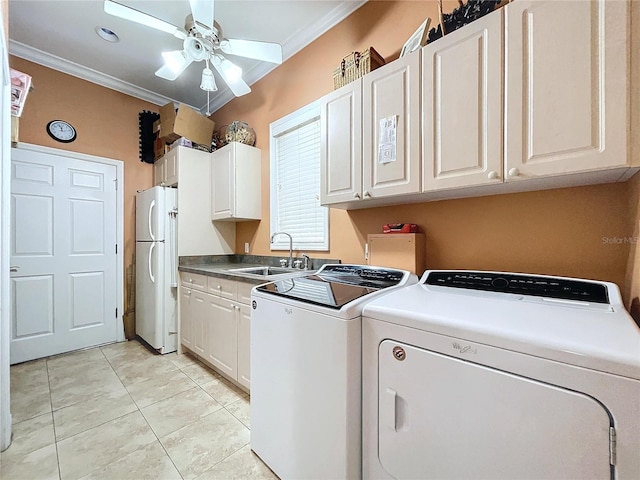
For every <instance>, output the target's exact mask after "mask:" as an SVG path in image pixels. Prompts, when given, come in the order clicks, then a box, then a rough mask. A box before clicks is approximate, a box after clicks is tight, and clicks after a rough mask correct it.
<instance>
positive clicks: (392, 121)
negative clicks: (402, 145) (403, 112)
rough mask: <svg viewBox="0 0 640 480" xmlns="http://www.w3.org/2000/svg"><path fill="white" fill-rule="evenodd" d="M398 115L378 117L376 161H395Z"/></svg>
mask: <svg viewBox="0 0 640 480" xmlns="http://www.w3.org/2000/svg"><path fill="white" fill-rule="evenodd" d="M397 127H398V116H397V115H391V116H390V117H386V118H381V119H380V134H379V137H378V139H379V140H378V162H379V163H390V162H395V161H396V129H397Z"/></svg>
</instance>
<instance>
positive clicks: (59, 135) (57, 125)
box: [47, 120, 78, 143]
mask: <svg viewBox="0 0 640 480" xmlns="http://www.w3.org/2000/svg"><path fill="white" fill-rule="evenodd" d="M47 133H48V134H49V136H50V137H51V138H53V139H54V140H57V141H58V142H62V143H71V142H73V141H74V140H75V139H76V137H77V136H78V135H77V133H76V129H75V128H73V125H71V124H70V123H69V122H65V121H64V120H51V121H50V122H49V123H47Z"/></svg>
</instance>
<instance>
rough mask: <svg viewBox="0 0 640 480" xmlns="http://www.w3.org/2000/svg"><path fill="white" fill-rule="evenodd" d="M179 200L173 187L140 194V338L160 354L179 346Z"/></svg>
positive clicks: (137, 231)
mask: <svg viewBox="0 0 640 480" xmlns="http://www.w3.org/2000/svg"><path fill="white" fill-rule="evenodd" d="M177 200H178V196H177V190H176V189H175V188H169V187H153V188H150V189H149V190H144V191H141V192H138V193H137V194H136V334H137V335H138V336H139V337H141V338H142V339H143V340H144V341H145V342H147V343H148V344H149V345H151V347H153V348H154V349H156V350H158V352H160V353H171V352H175V351H176V348H177V345H178V338H177V337H178V334H177V331H178V328H177V327H178V315H177V308H178V288H177V287H178V250H177V213H178V204H177Z"/></svg>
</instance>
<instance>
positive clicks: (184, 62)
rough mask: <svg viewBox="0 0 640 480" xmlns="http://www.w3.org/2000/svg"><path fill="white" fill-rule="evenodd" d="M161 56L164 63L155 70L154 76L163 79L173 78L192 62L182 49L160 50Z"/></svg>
mask: <svg viewBox="0 0 640 480" xmlns="http://www.w3.org/2000/svg"><path fill="white" fill-rule="evenodd" d="M162 56H163V57H164V61H165V64H164V65H163V66H161V67H160V68H159V69H158V70H156V76H158V77H160V78H164V79H165V80H172V81H173V80H175V79H176V78H178V77H179V76H180V74H181V73H182V72H184V71H185V70H186V69H187V67H188V66H189V65H191V63H192V62H193V60H192V59H191V58H190V57H189V56H188V55H187V54H186V52H185V51H184V50H174V51H172V52H162Z"/></svg>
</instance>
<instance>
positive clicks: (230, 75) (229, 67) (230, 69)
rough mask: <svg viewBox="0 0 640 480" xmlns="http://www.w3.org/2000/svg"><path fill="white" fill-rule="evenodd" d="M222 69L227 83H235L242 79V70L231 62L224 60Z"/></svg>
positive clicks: (221, 65)
mask: <svg viewBox="0 0 640 480" xmlns="http://www.w3.org/2000/svg"><path fill="white" fill-rule="evenodd" d="M220 68H221V69H222V74H223V75H224V78H225V80H226V81H227V82H231V83H233V82H235V81H237V80H239V79H240V78H242V69H241V68H240V67H239V66H237V65H236V64H235V63H233V62H232V61H231V60H227V59H226V58H225V59H223V60H222V63H221V64H220Z"/></svg>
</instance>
